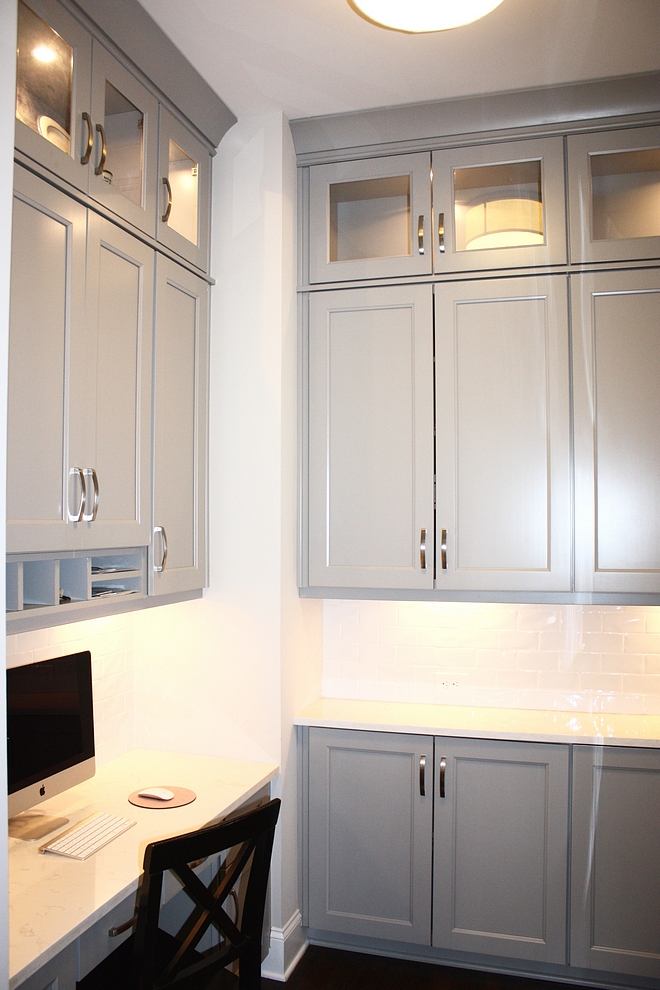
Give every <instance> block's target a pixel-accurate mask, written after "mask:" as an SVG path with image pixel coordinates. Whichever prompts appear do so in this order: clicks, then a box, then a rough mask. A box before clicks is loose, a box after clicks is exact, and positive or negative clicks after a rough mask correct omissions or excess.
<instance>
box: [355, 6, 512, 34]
mask: <svg viewBox="0 0 660 990" xmlns="http://www.w3.org/2000/svg"><path fill="white" fill-rule="evenodd" d="M348 2H349V3H350V5H351V7H353V8H354V10H356V11H357V12H358V14H362V16H364V17H366V18H367V20H369V21H373V22H374V23H375V24H378V25H380V26H381V27H387V28H393V29H394V30H395V31H406V32H408V33H409V34H421V33H424V32H427V31H447V30H448V29H449V28H455V27H461V26H462V25H463V24H471V23H472V21H478V20H479V18H480V17H484V16H485V15H486V14H489V13H490V12H491V10H494V9H495V8H496V7H499V5H500V4H501V3H502V0H461V2H457V0H405V2H402V0H348Z"/></svg>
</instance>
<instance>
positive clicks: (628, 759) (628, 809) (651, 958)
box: [571, 746, 660, 979]
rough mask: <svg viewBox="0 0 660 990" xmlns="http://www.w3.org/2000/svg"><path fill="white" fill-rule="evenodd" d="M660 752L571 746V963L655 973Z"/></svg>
mask: <svg viewBox="0 0 660 990" xmlns="http://www.w3.org/2000/svg"><path fill="white" fill-rule="evenodd" d="M659 820H660V754H658V752H657V751H656V750H648V749H646V750H640V749H633V748H630V749H629V748H627V747H626V748H617V747H610V746H603V747H600V748H596V747H591V746H575V747H574V758H573V859H572V888H571V889H572V893H571V965H573V966H582V967H584V968H589V969H594V970H599V971H601V972H602V971H606V972H614V973H627V974H631V975H637V976H646V977H651V978H653V977H655V979H658V978H660V926H659V925H658V918H660V847H659V846H658V835H657V825H658V821H659Z"/></svg>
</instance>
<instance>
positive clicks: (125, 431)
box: [81, 215, 154, 548]
mask: <svg viewBox="0 0 660 990" xmlns="http://www.w3.org/2000/svg"><path fill="white" fill-rule="evenodd" d="M153 270H154V253H153V251H152V250H151V248H148V247H147V246H146V245H144V244H143V243H142V242H141V241H138V240H136V239H135V238H134V237H131V235H130V234H127V233H126V232H125V231H123V230H120V228H118V227H116V226H115V225H114V224H112V223H110V222H109V221H107V220H102V219H101V218H100V217H96V216H94V215H90V233H89V243H88V302H87V321H88V326H89V327H96V331H97V332H96V335H95V337H94V339H95V355H94V357H95V360H94V362H93V367H94V373H93V379H92V380H91V381H86V382H85V383H81V388H82V390H83V391H84V392H85V394H86V396H87V404H88V415H87V424H88V425H89V426H91V427H92V431H91V437H90V435H89V433H88V431H87V430H85V434H84V436H85V439H84V441H83V443H84V444H85V453H84V454H83V455H81V460H82V461H83V463H85V464H87V465H89V466H91V467H94V468H95V470H96V474H97V478H98V486H99V502H98V514H97V517H96V519H95V520H94V521H93V522H89V523H83V524H82V525H83V528H84V534H85V535H84V545H85V546H86V547H90V548H104V547H120V546H125V547H129V546H146V545H147V544H148V543H149V541H150V536H151V497H150V450H151V343H152V320H153ZM90 346H91V345H90Z"/></svg>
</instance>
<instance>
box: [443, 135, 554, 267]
mask: <svg viewBox="0 0 660 990" xmlns="http://www.w3.org/2000/svg"><path fill="white" fill-rule="evenodd" d="M433 202H434V209H435V212H436V218H437V219H436V231H435V233H434V238H435V242H434V256H435V271H436V272H438V273H442V272H448V271H486V270H489V269H498V268H528V267H531V266H538V265H549V264H563V263H565V261H566V226H565V207H564V154H563V143H562V139H561V138H544V139H541V140H538V141H534V140H531V141H518V142H515V143H513V144H502V145H495V146H492V145H491V146H488V147H481V148H480V147H475V148H456V149H450V150H447V151H438V152H434V153H433Z"/></svg>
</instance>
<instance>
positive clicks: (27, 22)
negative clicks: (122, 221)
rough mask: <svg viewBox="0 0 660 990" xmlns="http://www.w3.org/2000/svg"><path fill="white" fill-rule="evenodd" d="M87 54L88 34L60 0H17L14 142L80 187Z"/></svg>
mask: <svg viewBox="0 0 660 990" xmlns="http://www.w3.org/2000/svg"><path fill="white" fill-rule="evenodd" d="M33 8H34V9H33ZM90 56H91V38H90V37H89V35H88V34H87V32H86V31H85V30H84V28H83V27H82V26H81V25H80V24H78V22H77V21H75V20H74V19H73V18H72V17H71V16H70V15H69V14H67V12H66V11H65V10H64V8H61V7H60V6H59V4H54V3H50V4H47V3H44V2H43V0H31V5H30V6H28V5H27V4H25V3H23V2H22V0H19V3H18V21H17V52H16V147H17V148H18V149H19V150H20V151H22V152H24V153H25V154H26V155H29V157H30V158H33V159H35V160H36V161H39V162H40V163H41V164H42V165H45V166H46V167H47V168H48V169H50V170H51V171H52V172H55V173H56V174H57V175H60V176H62V177H63V178H65V179H67V180H68V181H69V182H71V183H72V184H74V185H76V186H77V187H78V188H79V189H85V188H86V186H87V168H86V166H85V164H84V163H83V162H81V158H82V157H83V155H84V151H85V148H84V147H82V145H83V143H84V145H85V147H86V146H87V143H88V135H89V126H88V125H86V124H85V123H84V122H83V118H82V116H81V112H84V111H89V85H90V76H89V73H90ZM87 117H88V118H89V114H88V113H87ZM83 133H84V141H83V138H82V134H83ZM79 145H80V147H79Z"/></svg>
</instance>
